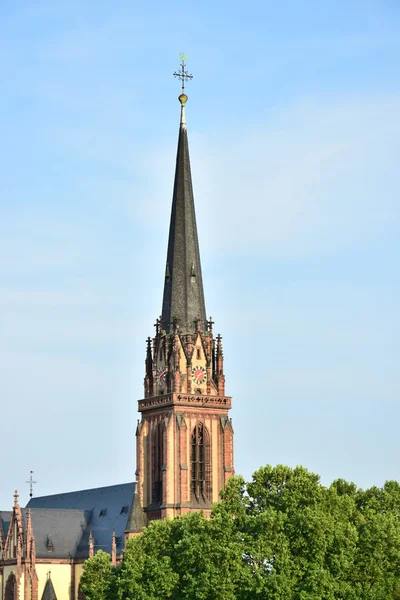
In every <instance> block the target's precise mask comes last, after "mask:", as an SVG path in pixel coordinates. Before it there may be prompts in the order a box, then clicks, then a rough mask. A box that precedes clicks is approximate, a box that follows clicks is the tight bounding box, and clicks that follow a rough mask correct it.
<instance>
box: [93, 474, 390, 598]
mask: <svg viewBox="0 0 400 600" xmlns="http://www.w3.org/2000/svg"><path fill="white" fill-rule="evenodd" d="M399 519H400V485H399V484H398V483H396V482H393V481H391V482H387V483H386V484H385V485H384V486H383V487H382V488H378V487H372V488H370V489H368V490H365V491H364V490H361V489H358V488H357V486H355V485H354V484H353V483H349V482H347V481H344V480H343V479H338V480H336V481H334V482H333V483H332V485H331V486H330V487H328V488H327V487H325V486H323V485H322V484H321V482H320V479H319V476H318V475H316V474H314V473H310V472H309V471H307V470H306V469H305V468H303V467H296V468H295V469H291V468H289V467H285V466H282V465H278V466H276V467H271V466H268V465H267V466H266V467H262V468H261V469H259V470H258V471H256V472H255V473H254V475H253V478H252V481H251V482H248V483H247V484H246V483H245V481H244V480H243V478H242V477H233V478H231V479H230V480H229V482H228V483H227V485H226V487H225V489H224V490H223V492H222V493H221V501H220V502H219V503H217V504H215V505H214V507H213V510H212V514H211V518H209V519H207V518H205V517H204V515H203V514H202V513H191V514H188V515H186V516H184V517H180V518H177V519H175V520H168V519H166V520H163V521H154V522H152V523H150V525H149V527H148V528H146V529H145V530H144V532H143V534H142V535H140V536H138V537H136V538H133V539H131V540H129V541H128V544H127V547H126V549H125V556H124V560H123V562H122V565H121V567H120V568H118V569H112V568H111V566H110V561H109V557H108V555H105V554H104V553H101V552H99V553H98V554H96V556H95V557H94V558H91V559H89V560H88V561H87V562H86V563H85V569H84V575H83V576H82V580H81V585H82V591H83V592H84V594H85V595H86V597H87V600H100V599H101V600H111V598H113V599H115V598H118V599H119V600H145V599H146V600H158V599H161V598H162V599H172V600H178V599H179V600H189V599H190V600H257V599H260V600H261V599H264V598H265V599H266V600H390V599H396V598H398V599H400V522H399Z"/></svg>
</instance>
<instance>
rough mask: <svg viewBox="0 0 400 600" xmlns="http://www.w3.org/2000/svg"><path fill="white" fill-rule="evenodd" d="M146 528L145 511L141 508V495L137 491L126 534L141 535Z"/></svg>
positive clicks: (134, 495) (127, 522)
mask: <svg viewBox="0 0 400 600" xmlns="http://www.w3.org/2000/svg"><path fill="white" fill-rule="evenodd" d="M145 526H146V521H145V518H144V513H143V509H142V507H141V506H140V500H139V494H138V493H137V491H136V489H135V493H134V494H133V500H132V504H131V508H130V510H129V515H128V519H127V521H126V527H125V533H141V532H142V530H143V528H144V527H145Z"/></svg>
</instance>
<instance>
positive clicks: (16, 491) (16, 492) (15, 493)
mask: <svg viewBox="0 0 400 600" xmlns="http://www.w3.org/2000/svg"><path fill="white" fill-rule="evenodd" d="M17 504H18V490H15V492H14V506H17Z"/></svg>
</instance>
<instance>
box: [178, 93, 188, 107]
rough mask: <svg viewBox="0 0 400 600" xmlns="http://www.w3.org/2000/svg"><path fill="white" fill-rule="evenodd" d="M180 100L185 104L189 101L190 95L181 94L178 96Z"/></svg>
mask: <svg viewBox="0 0 400 600" xmlns="http://www.w3.org/2000/svg"><path fill="white" fill-rule="evenodd" d="M178 100H179V102H180V103H181V104H182V106H184V105H185V104H186V102H187V101H188V97H187V96H186V94H181V95H180V96H178Z"/></svg>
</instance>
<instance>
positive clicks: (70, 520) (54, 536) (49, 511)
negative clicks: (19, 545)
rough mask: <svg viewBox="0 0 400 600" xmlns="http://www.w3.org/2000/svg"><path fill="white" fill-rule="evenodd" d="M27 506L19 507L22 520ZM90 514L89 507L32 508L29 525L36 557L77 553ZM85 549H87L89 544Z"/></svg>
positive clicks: (59, 556)
mask: <svg viewBox="0 0 400 600" xmlns="http://www.w3.org/2000/svg"><path fill="white" fill-rule="evenodd" d="M27 510H28V509H26V508H23V509H22V514H23V518H24V521H25V524H26V515H27ZM91 516H92V515H91V511H90V510H76V509H68V510H64V509H57V508H32V509H31V517H32V529H33V535H34V536H35V542H36V556H37V558H44V557H54V558H69V557H74V556H76V555H77V551H78V548H79V544H80V543H81V540H82V538H83V537H84V536H85V532H86V531H87V527H88V524H89V523H90V520H91ZM86 552H87V553H88V546H87V548H86Z"/></svg>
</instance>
